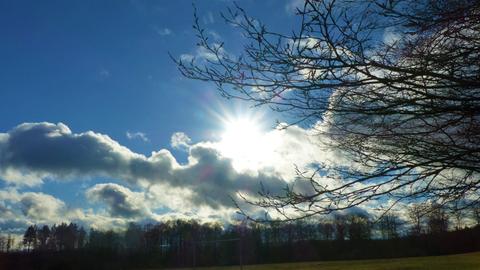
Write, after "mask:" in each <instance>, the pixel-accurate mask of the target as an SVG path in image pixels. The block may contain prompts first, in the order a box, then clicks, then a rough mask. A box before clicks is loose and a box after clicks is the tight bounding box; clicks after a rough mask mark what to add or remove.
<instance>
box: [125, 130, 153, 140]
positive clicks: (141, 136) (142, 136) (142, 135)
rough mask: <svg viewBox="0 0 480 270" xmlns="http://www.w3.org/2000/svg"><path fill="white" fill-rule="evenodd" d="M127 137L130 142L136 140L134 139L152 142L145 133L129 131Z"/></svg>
mask: <svg viewBox="0 0 480 270" xmlns="http://www.w3.org/2000/svg"><path fill="white" fill-rule="evenodd" d="M125 135H126V136H127V138H128V139H129V140H134V139H139V140H142V141H144V142H148V141H150V139H148V137H147V134H145V133H143V132H139V131H137V132H130V131H127V133H125Z"/></svg>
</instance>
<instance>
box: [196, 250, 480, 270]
mask: <svg viewBox="0 0 480 270" xmlns="http://www.w3.org/2000/svg"><path fill="white" fill-rule="evenodd" d="M197 269H202V270H230V269H231V270H234V269H240V267H239V266H229V267H206V268H197ZM243 269H244V270H269V269H280V270H290V269H296V270H313V269H321V270H353V269H355V270H387V269H388V270H414V269H415V270H417V269H418V270H478V269H480V252H475V253H467V254H459V255H448V256H431V257H416V258H402V259H381V260H358V261H332V262H304V263H284V264H265V265H248V266H244V267H243Z"/></svg>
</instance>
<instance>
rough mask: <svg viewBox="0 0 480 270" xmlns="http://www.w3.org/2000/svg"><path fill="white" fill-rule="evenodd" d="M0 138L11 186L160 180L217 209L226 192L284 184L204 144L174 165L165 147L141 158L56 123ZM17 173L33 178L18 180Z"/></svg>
mask: <svg viewBox="0 0 480 270" xmlns="http://www.w3.org/2000/svg"><path fill="white" fill-rule="evenodd" d="M2 137H3V139H2V143H1V144H0V149H2V152H0V178H1V179H3V180H5V181H6V182H8V183H11V184H15V185H32V184H37V185H38V184H40V183H42V182H43V181H45V180H46V179H58V180H66V179H67V180H68V179H74V178H75V179H78V178H92V177H108V178H110V179H121V180H123V181H125V182H128V183H130V184H134V185H138V186H143V187H147V186H151V185H158V184H162V185H166V186H168V187H170V188H172V187H173V188H186V189H189V190H190V191H191V194H190V195H189V199H190V200H192V202H194V204H204V205H209V206H210V207H213V208H218V207H220V206H222V205H224V204H227V205H231V199H230V196H234V195H235V193H236V192H237V191H240V192H248V193H255V192H256V191H257V190H258V189H259V188H260V182H262V183H263V184H264V185H265V186H267V187H269V188H270V189H272V191H273V190H276V191H280V190H281V188H283V187H284V186H285V184H286V182H285V181H284V179H282V177H280V176H279V175H275V174H271V173H268V174H267V173H263V172H259V173H257V174H256V175H252V174H249V173H244V172H238V171H236V170H235V169H234V167H233V166H232V161H231V159H228V158H225V157H223V156H222V155H221V153H220V152H219V150H218V149H216V148H215V145H214V144H209V143H200V144H195V145H193V146H191V147H190V148H189V157H188V160H189V162H188V164H186V165H179V164H178V162H177V161H176V159H175V158H174V157H173V156H172V154H171V153H170V152H169V151H168V150H165V149H162V150H160V151H157V152H152V154H151V155H150V156H148V157H146V156H144V155H141V154H137V153H134V152H132V151H130V150H129V149H128V148H126V147H124V146H122V145H120V144H119V143H117V142H116V141H114V140H112V139H111V138H110V137H108V136H107V135H103V134H99V133H95V132H93V131H87V132H84V133H72V131H71V130H70V129H69V128H68V127H67V126H66V125H64V124H62V123H59V124H52V123H26V124H21V125H19V126H17V127H15V128H13V129H12V130H10V131H9V132H8V133H4V134H2ZM183 140H185V138H183ZM12 175H14V176H15V177H12ZM22 175H27V176H29V177H30V178H35V181H32V180H29V181H27V182H23V178H22V177H20V176H22ZM164 192H165V193H166V192H167V191H164Z"/></svg>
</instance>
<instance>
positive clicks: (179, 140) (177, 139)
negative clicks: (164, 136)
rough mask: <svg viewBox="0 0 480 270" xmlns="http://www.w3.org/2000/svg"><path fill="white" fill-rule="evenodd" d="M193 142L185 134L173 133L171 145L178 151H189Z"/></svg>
mask: <svg viewBox="0 0 480 270" xmlns="http://www.w3.org/2000/svg"><path fill="white" fill-rule="evenodd" d="M191 142H192V140H191V139H190V137H188V136H187V134H185V133H183V132H175V133H173V135H172V137H171V139H170V145H171V146H172V147H173V148H176V149H188V148H189V146H190V143H191Z"/></svg>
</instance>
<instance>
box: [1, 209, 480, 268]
mask: <svg viewBox="0 0 480 270" xmlns="http://www.w3.org/2000/svg"><path fill="white" fill-rule="evenodd" d="M425 207H426V206H425V205H422V206H421V205H413V206H411V207H410V208H409V209H408V218H407V219H403V218H401V217H399V216H396V215H394V214H392V213H388V214H385V215H383V216H382V217H381V218H374V217H372V216H370V215H368V214H366V213H363V212H361V211H357V212H352V213H345V214H336V215H333V216H331V217H329V218H325V219H323V220H314V219H307V220H298V221H291V222H278V221H271V222H267V223H256V222H250V221H243V222H236V223H232V224H221V223H215V222H213V223H212V222H210V223H208V222H207V223H200V222H199V221H196V220H182V219H177V220H170V221H166V222H158V223H149V224H137V223H129V225H128V227H127V229H126V230H124V231H114V230H101V229H93V228H91V229H89V230H88V232H87V230H86V229H85V228H83V227H82V226H78V225H77V224H74V223H69V224H67V223H61V224H54V225H52V226H48V225H31V226H29V227H28V228H27V229H26V230H25V233H24V236H23V241H22V242H21V243H17V247H20V249H18V250H13V249H11V247H8V245H11V243H10V241H9V238H10V237H5V236H2V237H1V238H0V250H1V251H2V255H1V258H2V260H0V261H1V263H2V264H3V265H0V268H2V267H4V268H5V269H51V268H52V267H54V268H55V267H58V268H59V269H64V267H66V266H68V267H74V269H76V268H75V267H79V268H78V269H81V268H85V267H93V268H92V269H103V268H111V267H120V268H136V267H165V266H168V267H192V266H211V265H239V264H242V265H243V264H262V263H279V262H296V261H313V260H319V261H324V260H344V259H367V258H390V257H405V256H426V255H444V254H454V253H463V252H471V251H476V250H479V249H480V211H478V209H474V210H471V211H469V212H460V213H462V214H461V215H459V214H458V212H455V214H451V213H450V212H448V211H447V210H445V209H443V208H442V207H440V206H438V205H430V206H429V207H428V209H426V208H425ZM425 211H427V212H425ZM469 222H470V224H469V225H468V226H467V223H469ZM471 222H473V223H471ZM20 258H21V259H20ZM2 269H3V268H2Z"/></svg>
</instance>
